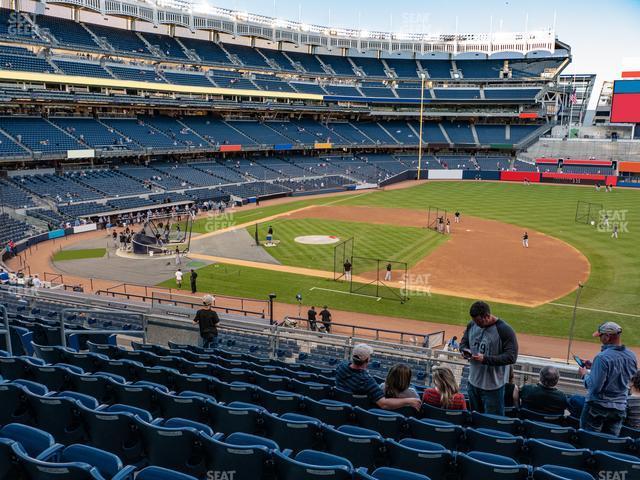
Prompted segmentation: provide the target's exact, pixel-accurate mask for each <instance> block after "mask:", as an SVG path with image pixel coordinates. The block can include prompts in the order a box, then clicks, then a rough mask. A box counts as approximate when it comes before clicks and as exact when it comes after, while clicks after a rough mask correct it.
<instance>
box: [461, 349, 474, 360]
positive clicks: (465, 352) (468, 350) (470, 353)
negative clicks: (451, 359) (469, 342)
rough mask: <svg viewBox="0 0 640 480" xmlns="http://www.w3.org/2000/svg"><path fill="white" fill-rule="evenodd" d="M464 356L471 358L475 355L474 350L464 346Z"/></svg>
mask: <svg viewBox="0 0 640 480" xmlns="http://www.w3.org/2000/svg"><path fill="white" fill-rule="evenodd" d="M462 356H463V357H464V358H471V357H472V356H473V352H472V351H471V350H470V349H468V348H463V349H462Z"/></svg>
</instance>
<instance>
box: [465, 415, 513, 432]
mask: <svg viewBox="0 0 640 480" xmlns="http://www.w3.org/2000/svg"><path fill="white" fill-rule="evenodd" d="M471 423H472V425H473V427H474V428H490V429H492V430H501V431H503V432H507V433H510V434H512V435H515V434H517V433H518V432H519V431H520V428H521V425H522V422H521V421H520V419H518V418H512V417H502V416H500V415H490V414H488V413H480V412H475V411H474V412H471Z"/></svg>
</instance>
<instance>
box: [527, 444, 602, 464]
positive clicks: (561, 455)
mask: <svg viewBox="0 0 640 480" xmlns="http://www.w3.org/2000/svg"><path fill="white" fill-rule="evenodd" d="M524 447H525V450H526V451H527V453H528V458H529V459H530V463H531V465H533V466H534V467H539V466H541V465H549V464H553V465H560V466H563V467H569V468H584V467H585V466H586V464H587V461H588V460H589V459H590V458H591V452H590V451H589V450H588V449H586V448H576V447H574V446H573V445H571V444H570V443H566V442H559V441H556V440H548V439H539V438H531V439H528V440H526V441H525V444H524Z"/></svg>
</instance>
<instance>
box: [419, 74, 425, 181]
mask: <svg viewBox="0 0 640 480" xmlns="http://www.w3.org/2000/svg"><path fill="white" fill-rule="evenodd" d="M425 77H426V76H425V74H424V72H421V73H420V133H419V135H418V137H419V138H418V180H420V173H421V170H422V113H423V112H424V81H425Z"/></svg>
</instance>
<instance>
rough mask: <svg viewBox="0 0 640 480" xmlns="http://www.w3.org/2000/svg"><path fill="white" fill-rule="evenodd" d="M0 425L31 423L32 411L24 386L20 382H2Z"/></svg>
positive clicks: (0, 389) (0, 391)
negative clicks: (30, 410)
mask: <svg viewBox="0 0 640 480" xmlns="http://www.w3.org/2000/svg"><path fill="white" fill-rule="evenodd" d="M0 405H2V408H0V425H6V424H9V423H19V424H23V423H29V420H30V412H29V408H28V405H27V402H26V393H25V389H24V387H22V386H20V385H18V384H12V383H1V384H0Z"/></svg>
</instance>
